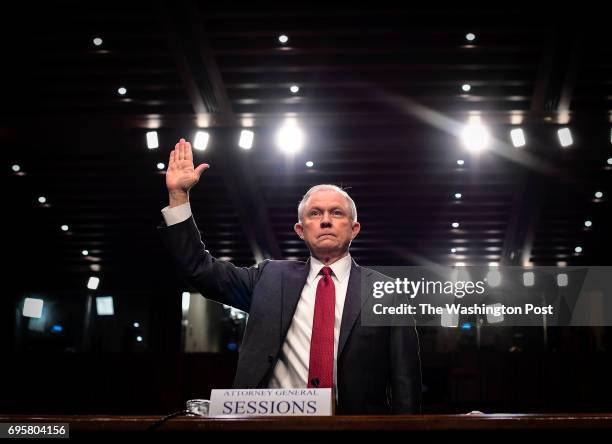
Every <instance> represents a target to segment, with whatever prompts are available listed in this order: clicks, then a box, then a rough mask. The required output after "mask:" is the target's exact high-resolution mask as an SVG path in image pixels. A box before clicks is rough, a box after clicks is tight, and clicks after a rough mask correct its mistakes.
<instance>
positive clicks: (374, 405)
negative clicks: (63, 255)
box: [159, 217, 421, 414]
mask: <svg viewBox="0 0 612 444" xmlns="http://www.w3.org/2000/svg"><path fill="white" fill-rule="evenodd" d="M159 231H160V234H161V238H162V241H163V243H164V244H165V246H166V248H167V249H168V251H169V252H170V254H171V256H172V260H173V262H174V264H175V265H176V267H177V270H178V272H179V275H180V276H181V277H182V278H183V279H184V280H185V281H186V282H187V283H188V284H190V285H192V286H193V287H194V288H195V289H197V290H198V291H199V292H200V293H201V294H202V295H203V296H204V297H206V298H209V299H212V300H215V301H217V302H220V303H223V304H226V305H231V306H233V307H236V308H238V309H240V310H243V311H245V312H247V313H249V319H248V322H247V326H246V331H245V334H244V338H243V342H242V345H241V347H240V354H239V358H238V369H237V371H236V377H235V380H234V387H235V388H261V387H267V386H268V382H269V380H270V378H271V376H272V372H273V370H274V367H275V365H276V361H277V360H278V358H279V353H280V352H281V348H282V346H283V343H284V341H285V336H286V335H287V331H288V329H289V325H290V324H291V321H292V319H293V315H294V312H295V310H296V307H297V304H298V301H299V299H300V296H301V293H302V288H303V287H304V284H305V283H306V278H307V276H308V273H309V270H310V264H309V263H308V262H306V263H304V262H298V261H276V260H265V261H263V262H261V263H260V264H258V265H257V266H254V267H249V268H242V267H236V266H234V265H233V264H231V263H229V262H223V261H219V260H217V259H215V258H214V257H212V256H211V255H210V253H209V252H208V251H207V250H205V248H204V244H203V243H202V241H201V237H200V232H199V230H198V228H197V226H196V224H195V221H194V219H193V217H191V218H189V219H188V220H186V221H184V222H181V223H179V224H175V225H172V226H170V227H167V226H165V224H162V226H160V227H159ZM364 273H365V277H372V278H374V276H376V278H377V279H379V276H382V275H380V274H379V273H377V272H375V271H373V270H369V269H367V268H364V267H360V266H358V265H357V264H356V263H355V262H354V261H353V263H352V266H351V273H350V277H349V283H348V289H347V294H346V299H345V303H344V312H343V314H342V324H341V328H340V338H339V343H338V362H337V385H338V387H337V388H338V405H337V408H336V412H337V413H340V414H383V413H419V412H420V406H421V366H420V358H419V343H418V335H417V331H416V327H364V326H362V325H361V323H360V322H359V321H358V318H359V315H360V310H361V296H360V288H361V278H362V275H363V274H364Z"/></svg>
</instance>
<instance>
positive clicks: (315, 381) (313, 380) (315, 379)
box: [310, 378, 321, 388]
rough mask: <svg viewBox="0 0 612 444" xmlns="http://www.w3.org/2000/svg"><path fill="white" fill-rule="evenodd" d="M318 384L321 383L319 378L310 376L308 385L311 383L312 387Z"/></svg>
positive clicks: (317, 386)
mask: <svg viewBox="0 0 612 444" xmlns="http://www.w3.org/2000/svg"><path fill="white" fill-rule="evenodd" d="M319 384H321V381H319V378H312V379H311V380H310V385H312V386H313V387H314V388H319Z"/></svg>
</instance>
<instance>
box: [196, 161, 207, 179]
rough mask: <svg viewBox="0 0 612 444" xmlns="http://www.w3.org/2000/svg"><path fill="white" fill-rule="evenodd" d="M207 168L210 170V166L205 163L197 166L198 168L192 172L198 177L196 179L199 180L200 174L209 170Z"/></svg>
mask: <svg viewBox="0 0 612 444" xmlns="http://www.w3.org/2000/svg"><path fill="white" fill-rule="evenodd" d="M209 168H210V165H209V164H207V163H203V164H202V165H199V166H198V167H197V168H196V169H195V170H194V172H195V173H196V174H197V175H198V179H199V178H200V176H201V175H202V173H203V172H204V171H205V170H207V169H209Z"/></svg>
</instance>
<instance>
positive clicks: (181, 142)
mask: <svg viewBox="0 0 612 444" xmlns="http://www.w3.org/2000/svg"><path fill="white" fill-rule="evenodd" d="M179 160H185V139H181V140H179Z"/></svg>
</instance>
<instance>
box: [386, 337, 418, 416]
mask: <svg viewBox="0 0 612 444" xmlns="http://www.w3.org/2000/svg"><path fill="white" fill-rule="evenodd" d="M390 328H391V332H390V347H391V350H390V358H391V363H390V370H391V375H390V385H391V407H392V411H393V413H395V414H401V413H408V414H409V413H421V391H422V383H421V358H420V352H419V337H418V333H417V329H416V326H414V325H412V326H393V327H390Z"/></svg>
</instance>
